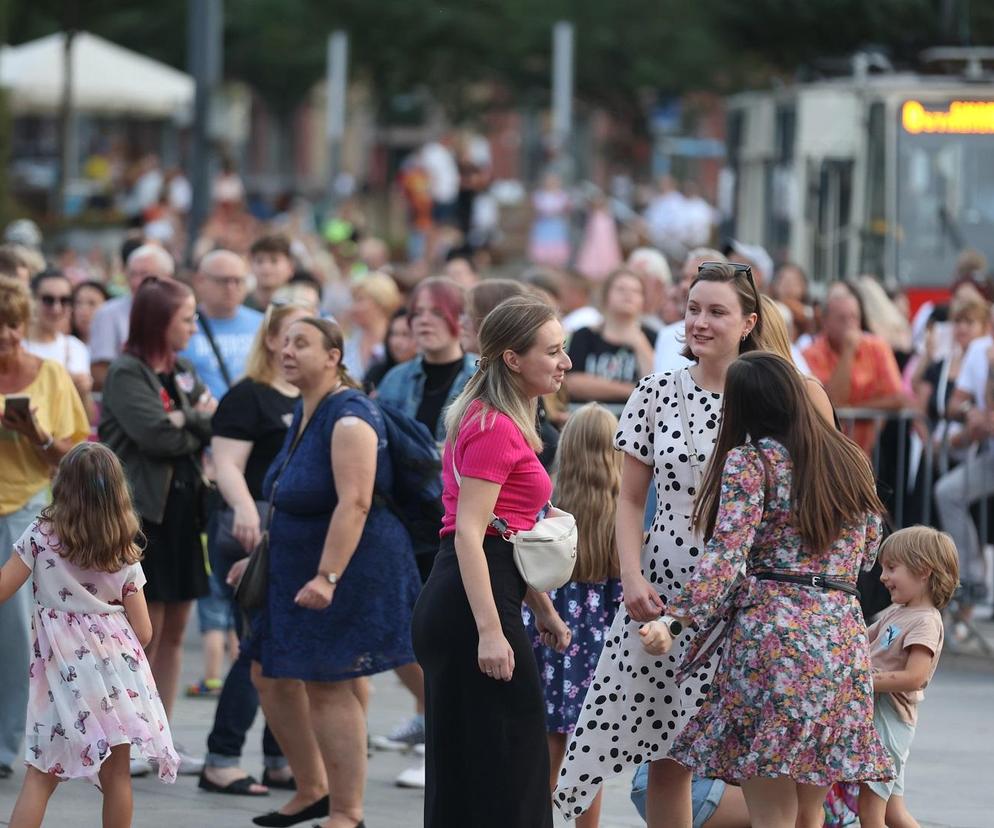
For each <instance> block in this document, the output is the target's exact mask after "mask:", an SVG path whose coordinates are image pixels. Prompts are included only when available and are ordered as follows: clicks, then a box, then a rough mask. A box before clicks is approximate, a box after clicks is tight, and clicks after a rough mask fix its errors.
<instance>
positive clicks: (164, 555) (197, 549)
mask: <svg viewBox="0 0 994 828" xmlns="http://www.w3.org/2000/svg"><path fill="white" fill-rule="evenodd" d="M178 471H179V470H178ZM200 485H201V484H200V481H199V479H191V475H189V474H183V473H182V471H179V473H176V474H174V475H173V480H172V482H171V484H170V487H169V496H168V498H167V499H166V510H165V513H164V514H163V517H162V523H153V522H152V521H150V520H148V519H146V518H142V532H144V534H145V540H146V545H145V556H144V557H143V558H142V562H141V563H142V569H143V570H144V572H145V577H146V578H147V579H148V583H147V584H146V585H145V598H146V600H148V601H165V602H175V601H193V600H195V599H197V598H202V597H203V596H204V595H207V594H208V592H209V587H208V584H207V565H206V561H205V559H204V546H203V541H202V539H201V535H200V519H199V514H200V511H201V497H200Z"/></svg>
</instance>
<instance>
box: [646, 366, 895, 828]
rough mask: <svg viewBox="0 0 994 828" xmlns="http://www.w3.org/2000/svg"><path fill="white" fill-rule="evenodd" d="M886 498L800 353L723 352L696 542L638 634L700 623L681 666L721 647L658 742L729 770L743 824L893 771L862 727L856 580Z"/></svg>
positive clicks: (787, 822) (653, 640) (719, 774)
mask: <svg viewBox="0 0 994 828" xmlns="http://www.w3.org/2000/svg"><path fill="white" fill-rule="evenodd" d="M882 511H883V507H882V505H881V504H880V501H879V500H878V498H877V495H876V491H875V488H874V482H873V475H872V473H871V471H870V468H869V465H868V464H867V462H866V459H865V457H864V456H863V455H862V453H861V452H860V451H859V448H858V447H857V446H856V445H855V444H854V443H852V442H851V441H850V440H848V439H847V438H845V437H843V436H842V435H841V434H839V432H837V431H835V430H834V429H833V428H832V427H831V426H830V425H828V424H827V423H826V422H825V421H824V419H823V418H822V417H820V416H819V415H818V414H817V413H816V412H815V410H814V408H813V406H812V404H811V402H810V400H809V398H808V395H807V393H806V392H805V389H804V386H803V383H802V380H801V378H800V376H799V375H798V373H797V371H796V369H794V368H793V367H792V366H790V365H789V364H788V363H787V362H786V361H784V360H783V359H781V358H780V357H778V356H775V355H774V354H769V353H763V352H757V353H753V354H747V355H745V356H743V357H740V358H739V359H738V360H737V361H736V362H735V363H733V364H732V365H731V367H729V369H728V374H727V378H726V383H725V400H724V417H723V420H722V425H721V429H720V431H719V434H718V441H717V443H716V445H715V450H714V454H713V455H712V458H711V464H710V466H709V468H708V473H707V475H706V477H705V480H704V485H703V488H702V490H701V494H700V496H699V498H698V501H697V503H696V506H695V512H694V523H695V526H697V527H700V528H701V529H702V530H703V532H704V537H705V538H706V539H707V540H708V546H707V549H706V551H705V554H704V556H703V557H702V558H701V562H700V565H699V566H698V568H697V570H696V571H695V572H694V574H693V576H692V577H691V578H690V579H689V580H688V582H687V584H686V585H685V587H684V589H683V591H682V592H680V593H679V594H678V595H676V596H675V597H673V598H672V599H671V600H670V602H669V605H668V607H667V610H666V612H667V614H666V615H664V616H663V617H662V618H661V619H660V620H658V621H654V622H651V623H649V624H647V625H645V627H643V628H642V630H641V631H640V634H641V636H642V639H643V645H644V646H645V649H646V650H647V651H648V652H649V653H653V654H663V653H666V652H669V648H670V646H671V645H672V644H673V641H674V640H676V641H679V640H680V639H681V638H688V637H690V633H688V632H685V631H684V632H682V635H681V629H680V626H679V625H681V624H685V623H686V622H694V623H695V624H698V625H700V630H699V632H698V633H697V635H696V637H694V638H693V641H692V643H691V645H690V648H689V651H688V654H687V657H686V659H685V660H684V661H683V663H682V664H681V669H680V671H679V673H678V675H677V681H678V682H679V681H680V680H681V679H682V678H685V677H688V676H691V675H693V674H694V673H695V671H696V670H697V668H698V665H700V664H701V663H703V662H704V661H705V660H706V659H707V658H708V657H709V656H710V654H712V653H720V652H722V650H723V655H722V660H721V662H720V664H719V666H718V668H717V670H716V672H715V678H714V681H713V683H712V685H711V688H710V690H709V692H708V693H707V696H706V698H705V700H704V703H703V704H702V705H701V707H700V709H699V710H698V711H697V713H696V714H695V715H694V716H693V718H692V719H691V720H690V721H689V722H688V723H687V725H686V726H685V727H684V729H683V731H682V732H681V733H680V734H679V735H678V736H677V737H676V740H675V742H674V744H673V747H672V748H671V750H670V754H669V755H670V758H671V759H674V760H676V761H677V762H679V763H680V764H682V765H684V766H685V767H687V768H690V769H692V770H693V771H694V772H695V773H697V774H699V775H701V776H707V777H715V778H719V779H724V780H725V781H726V782H732V783H734V784H739V785H741V786H742V790H743V793H744V794H745V797H746V804H747V805H748V808H749V814H750V818H751V819H752V825H753V826H754V828H780V826H794V825H795V821H796V824H797V825H798V826H803V827H804V828H807V826H821V824H822V818H823V813H822V804H823V802H824V799H825V795H826V793H827V792H828V788H829V786H830V785H831V784H832V783H834V782H839V781H856V780H876V779H889V778H891V777H892V775H893V768H892V765H891V762H890V759H889V757H888V755H887V753H886V751H885V750H884V748H883V746H882V745H881V744H880V741H879V740H878V738H877V736H876V733H875V731H874V729H873V689H872V682H871V678H870V664H869V656H868V651H867V639H866V626H865V624H864V623H863V618H862V615H861V613H860V609H859V602H858V599H857V594H858V593H857V592H856V590H855V583H856V577H857V575H858V573H859V569H860V566H862V567H864V568H867V569H868V568H869V567H871V566H872V565H873V562H874V560H875V558H876V550H877V546H878V544H879V540H880V528H881V521H880V517H879V513H880V512H882ZM743 565H744V566H745V577H744V578H740V577H739V573H740V572H741V570H742V567H743ZM718 622H726V624H725V625H724V626H723V630H724V634H721V633H718V634H715V630H716V625H717V623H718ZM719 648H720V649H719Z"/></svg>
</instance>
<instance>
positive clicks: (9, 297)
mask: <svg viewBox="0 0 994 828" xmlns="http://www.w3.org/2000/svg"><path fill="white" fill-rule="evenodd" d="M30 318H31V294H30V293H29V292H28V289H27V288H26V287H25V286H24V285H23V284H21V282H20V281H18V280H17V279H15V278H13V277H12V276H0V322H2V323H3V324H5V325H9V326H10V327H12V328H16V327H17V326H18V325H27V324H28V320H29V319H30Z"/></svg>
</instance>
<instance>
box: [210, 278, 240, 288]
mask: <svg viewBox="0 0 994 828" xmlns="http://www.w3.org/2000/svg"><path fill="white" fill-rule="evenodd" d="M207 278H208V279H209V280H210V281H211V282H213V283H214V284H215V285H218V286H219V287H242V286H243V285H245V284H247V283H248V279H246V278H245V277H244V276H208V277H207Z"/></svg>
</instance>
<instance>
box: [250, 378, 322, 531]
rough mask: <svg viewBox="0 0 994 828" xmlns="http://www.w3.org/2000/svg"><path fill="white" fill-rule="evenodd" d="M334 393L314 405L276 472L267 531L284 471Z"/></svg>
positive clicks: (269, 501) (267, 516) (267, 504)
mask: <svg viewBox="0 0 994 828" xmlns="http://www.w3.org/2000/svg"><path fill="white" fill-rule="evenodd" d="M333 393H335V392H334V391H329V392H328V393H327V394H325V395H324V396H323V397H322V398H321V402H319V403H318V404H317V405H316V406H314V411H313V413H312V414H311V418H310V419H309V420H308V421H307V422H306V423H305V424H304V427H303V428H301V429H298V431H297V434H296V435H295V436H294V438H293V442H292V443H291V444H290V450H289V451H288V452H287V453H286V457H285V458H284V459H283V465H281V466H280V470H279V471H278V472H276V477H275V479H274V480H273V489H272V491H271V492H270V493H269V500H268V501H267V502H266V522H265V523H264V524H263V525H264V526H265V527H266V529H265V531H266V532H268V531H269V526H270V523H271V521H272V519H273V508H274V506H275V503H276V488H277V487H278V486H279V485H280V478H281V477H282V476H283V472H285V471H286V467H287V466H289V465H290V461H291V460H292V459H293V455H294V452H295V451H296V450H297V446H299V445H300V441H301V440H302V439H303V438H304V435H305V434H306V433H307V429H309V428H310V427H311V423H312V422H314V415H315V414H317V413H318V409H319V408H320V407H321V406H322V405H324V401H325V400H326V399H328V397H330V396H331V395H332V394H333Z"/></svg>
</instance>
